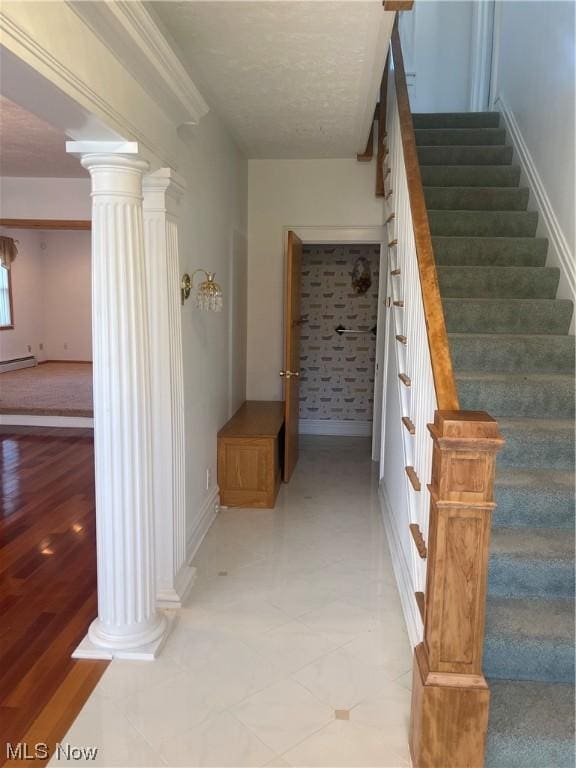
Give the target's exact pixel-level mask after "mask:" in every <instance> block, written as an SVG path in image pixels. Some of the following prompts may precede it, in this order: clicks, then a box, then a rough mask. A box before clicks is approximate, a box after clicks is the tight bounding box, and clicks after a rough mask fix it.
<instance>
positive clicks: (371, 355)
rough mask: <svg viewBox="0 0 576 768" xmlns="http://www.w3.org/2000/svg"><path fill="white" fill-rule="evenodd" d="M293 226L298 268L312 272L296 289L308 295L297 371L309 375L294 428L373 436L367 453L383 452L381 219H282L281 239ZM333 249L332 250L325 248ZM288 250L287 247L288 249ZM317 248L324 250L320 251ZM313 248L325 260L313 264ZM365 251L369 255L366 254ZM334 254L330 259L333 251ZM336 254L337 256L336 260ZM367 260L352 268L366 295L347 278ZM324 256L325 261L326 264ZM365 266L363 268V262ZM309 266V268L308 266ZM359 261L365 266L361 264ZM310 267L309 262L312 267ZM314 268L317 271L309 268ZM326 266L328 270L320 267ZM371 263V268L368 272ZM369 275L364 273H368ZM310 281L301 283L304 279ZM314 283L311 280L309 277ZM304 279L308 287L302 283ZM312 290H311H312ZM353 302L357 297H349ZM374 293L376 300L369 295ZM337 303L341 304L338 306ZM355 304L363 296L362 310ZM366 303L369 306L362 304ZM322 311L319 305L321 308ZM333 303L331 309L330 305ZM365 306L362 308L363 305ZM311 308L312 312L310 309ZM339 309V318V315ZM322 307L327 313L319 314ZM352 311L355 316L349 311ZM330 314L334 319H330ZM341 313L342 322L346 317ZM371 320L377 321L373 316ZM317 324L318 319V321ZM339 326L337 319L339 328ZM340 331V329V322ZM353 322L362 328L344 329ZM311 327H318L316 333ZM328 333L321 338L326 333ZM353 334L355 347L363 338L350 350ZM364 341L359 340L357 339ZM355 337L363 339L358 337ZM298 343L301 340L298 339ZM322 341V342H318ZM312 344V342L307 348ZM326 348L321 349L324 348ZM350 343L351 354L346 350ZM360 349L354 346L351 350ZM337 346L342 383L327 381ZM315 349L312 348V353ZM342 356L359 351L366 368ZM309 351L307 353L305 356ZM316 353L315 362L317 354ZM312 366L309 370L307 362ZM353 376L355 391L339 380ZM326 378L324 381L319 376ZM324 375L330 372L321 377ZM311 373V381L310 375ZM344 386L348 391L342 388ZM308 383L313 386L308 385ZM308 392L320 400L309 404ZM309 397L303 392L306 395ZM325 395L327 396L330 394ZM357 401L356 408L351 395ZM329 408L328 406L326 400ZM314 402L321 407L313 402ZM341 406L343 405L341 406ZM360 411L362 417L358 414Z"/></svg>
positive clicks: (304, 300) (383, 270) (316, 432)
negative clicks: (288, 222) (362, 223)
mask: <svg viewBox="0 0 576 768" xmlns="http://www.w3.org/2000/svg"><path fill="white" fill-rule="evenodd" d="M290 231H292V232H293V233H294V234H295V235H297V237H298V238H299V239H300V240H301V241H302V249H303V260H302V271H303V272H309V274H308V275H302V277H301V279H300V281H299V286H298V287H299V289H300V291H301V292H302V293H303V294H304V293H307V294H310V295H308V296H304V295H303V296H302V307H301V317H302V325H301V334H302V339H301V342H300V343H301V350H302V348H303V349H304V350H305V351H304V352H302V351H301V352H300V369H301V371H302V376H303V378H304V379H306V381H304V382H303V381H301V380H299V384H300V390H301V391H300V407H299V410H300V413H299V420H298V429H299V431H300V432H301V433H302V434H309V435H333V436H339V435H340V436H346V435H348V436H364V437H367V438H370V436H371V441H370V442H371V458H372V461H375V462H377V461H379V460H380V444H381V432H382V423H381V422H382V399H383V394H384V393H383V379H382V372H383V370H384V366H383V362H384V359H383V358H384V337H385V333H384V319H385V316H386V306H385V302H386V268H385V267H386V258H387V256H386V249H385V248H384V247H383V245H382V244H383V242H384V228H383V227H337V226H335V227H311V226H295V227H285V242H286V243H287V242H288V233H289V232H290ZM327 251H331V253H329V254H328V253H327ZM286 253H288V250H286ZM321 253H324V254H325V255H324V256H323V257H321V256H320V254H321ZM312 255H314V256H315V257H316V260H317V261H321V262H322V263H319V264H315V265H311V264H309V261H310V258H311V257H312ZM367 255H368V256H367ZM329 257H331V261H330V258H329ZM336 260H338V261H340V262H342V263H340V264H336V263H335V262H336ZM361 260H363V261H365V262H367V263H364V264H362V263H361V264H359V265H358V269H357V270H356V274H355V279H357V278H359V280H360V289H362V285H363V282H362V280H364V281H365V282H369V283H370V285H369V288H368V289H367V292H368V295H369V297H370V299H367V298H366V292H365V293H364V294H363V293H362V292H357V291H356V290H355V289H354V287H353V286H352V279H353V277H352V272H353V270H354V266H355V264H356V262H359V261H361ZM326 264H327V266H326ZM366 266H367V267H368V270H367V269H366ZM312 267H313V268H314V269H313V270H312V271H310V270H311V268H312ZM361 267H364V269H362V268H361ZM309 268H310V269H309ZM314 270H316V273H314ZM322 270H323V271H325V272H328V273H332V272H333V273H335V274H328V275H323V274H320V273H321V272H322ZM337 270H339V271H340V277H339V278H338V279H337V275H336V272H337ZM368 271H369V275H368ZM367 278H369V279H367ZM305 280H306V281H307V282H306V284H305V283H304V281H305ZM326 280H329V281H332V282H334V283H335V282H339V283H342V285H339V286H332V287H330V283H327V286H328V287H327V288H326V289H325V290H324V289H323V287H322V286H323V281H326ZM312 283H315V285H312ZM306 287H309V288H310V290H304V289H305V288H306ZM332 288H334V289H338V290H339V291H341V292H342V293H341V294H339V295H340V296H341V299H340V300H338V301H336V300H335V299H336V295H334V296H326V297H324V295H323V294H324V293H326V294H330V293H334V294H336V290H332ZM313 292H316V294H317V295H316V298H314V295H313ZM288 299H289V296H288V293H286V295H285V302H288ZM325 300H326V301H329V300H333V304H334V307H333V308H331V307H330V306H329V305H328V304H323V303H322V302H323V301H325ZM355 300H357V301H356V303H354V301H355ZM372 301H373V303H371V302H372ZM336 304H338V305H339V306H336ZM360 304H362V305H363V306H362V309H361V311H358V312H357V311H355V310H356V309H358V310H360ZM364 305H368V306H369V308H368V309H367V307H366V306H364ZM323 307H324V309H326V310H327V311H324V312H323V311H321V310H322V308H323ZM332 309H333V311H332ZM362 312H363V313H364V314H361V313H362ZM313 313H316V314H313ZM339 314H340V315H341V318H340V319H337V315H339ZM324 315H326V316H327V317H324ZM354 315H356V317H354ZM311 321H312V322H311ZM334 321H335V322H334ZM344 321H346V322H344ZM359 321H361V326H362V327H357V326H356V325H352V324H353V323H354V322H357V323H358V322H359ZM372 321H374V322H372ZM315 326H320V327H315ZM339 326H342V327H341V328H340V327H339ZM336 329H338V331H339V332H337V330H336ZM346 330H353V331H360V333H353V334H350V333H345V332H343V331H346ZM311 334H314V335H316V334H319V335H318V338H317V339H316V340H314V339H313V338H311ZM306 337H308V338H306ZM323 337H325V338H323ZM353 337H357V338H356V347H358V346H360V350H359V354H360V357H359V355H358V354H356V355H355V354H353V350H354V344H348V342H349V340H352V338H353ZM362 341H363V342H364V343H362ZM330 342H332V346H337V347H339V348H340V349H337V350H327V348H326V346H325V345H327V344H329V343H330ZM358 342H360V343H359V344H358ZM302 345H303V347H302ZM323 345H324V347H323ZM310 346H311V347H315V348H313V349H310ZM323 348H324V349H326V350H327V351H326V354H323V352H322V350H323ZM346 351H349V352H350V354H347V355H346V354H344V353H346ZM356 351H358V350H356ZM335 354H339V355H341V356H342V357H343V360H342V361H341V363H340V364H339V363H338V362H336V364H335V367H336V368H343V370H340V371H338V370H337V371H336V372H335V373H336V374H337V375H340V377H341V379H342V387H340V385H339V384H332V385H331V381H332V378H333V375H334V371H333V370H330V365H332V366H333V365H334V360H326V359H322V358H330V357H332V358H333V357H334V355H335ZM311 355H312V356H311ZM346 357H356V360H357V365H356V366H355V367H358V368H361V369H366V370H360V371H353V372H352V373H351V375H346V365H348V366H349V367H350V366H351V364H352V363H353V362H354V361H352V360H346V359H345V358H346ZM303 358H307V359H303ZM314 359H316V360H317V362H316V363H315V362H314ZM310 369H312V370H310ZM359 376H360V377H361V381H360V383H358V384H356V385H355V386H356V388H357V389H358V390H365V391H363V392H360V391H358V392H355V391H353V390H354V382H353V381H344V379H354V378H356V379H357V380H358V379H359ZM322 379H325V381H322ZM326 379H328V380H327V381H326ZM311 381H312V383H310V382H311ZM323 386H324V387H328V389H336V390H340V389H341V390H342V391H337V392H330V393H329V394H326V395H325V394H323V391H322V387H323ZM346 388H348V390H349V392H350V394H348V393H347V392H346ZM310 389H312V390H313V391H312V392H311V393H310V391H309V390H310ZM310 395H312V398H314V399H316V400H317V401H318V404H316V405H314V404H313V402H312V400H311V399H310ZM334 396H336V397H338V398H340V399H341V400H342V401H344V398H346V400H347V401H348V402H346V403H343V404H342V405H338V404H336V405H334V404H332V406H331V404H330V401H331V400H332V399H333V397H334ZM304 398H306V399H304ZM327 398H330V400H328V399H327ZM355 400H356V401H357V402H358V403H359V404H358V406H357V411H356V412H355V413H354V401H355ZM331 407H332V408H334V409H335V410H334V411H332V412H331V411H330V408H331ZM313 408H318V409H319V410H318V411H314V410H312V409H313ZM339 408H342V411H339V410H338V409H339ZM349 414H354V415H355V416H356V418H346V417H345V416H346V415H349ZM360 417H362V418H360Z"/></svg>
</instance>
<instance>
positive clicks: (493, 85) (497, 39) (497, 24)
mask: <svg viewBox="0 0 576 768" xmlns="http://www.w3.org/2000/svg"><path fill="white" fill-rule="evenodd" d="M501 30H502V3H501V2H498V3H495V4H494V21H493V24H492V66H491V68H490V69H491V72H490V88H489V94H488V108H489V109H491V110H492V109H494V106H495V101H496V97H497V95H498V88H499V84H500V43H501V42H502V36H501Z"/></svg>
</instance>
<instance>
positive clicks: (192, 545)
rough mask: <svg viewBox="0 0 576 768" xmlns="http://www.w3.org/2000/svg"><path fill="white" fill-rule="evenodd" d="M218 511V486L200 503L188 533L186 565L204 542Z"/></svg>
mask: <svg viewBox="0 0 576 768" xmlns="http://www.w3.org/2000/svg"><path fill="white" fill-rule="evenodd" d="M219 509H220V490H219V488H218V486H217V485H216V486H214V488H212V490H211V491H210V492H209V493H208V496H206V498H205V499H204V501H203V502H202V506H201V507H200V509H199V510H198V515H197V518H196V524H195V525H194V527H193V528H192V530H191V531H190V534H189V536H188V540H187V542H186V561H187V563H188V565H190V564H191V562H192V560H193V558H194V556H195V555H196V552H197V551H198V548H199V547H200V544H202V541H203V540H204V536H206V534H207V533H208V529H209V528H210V526H211V525H212V523H213V522H214V520H215V519H216V515H217V514H218V510H219Z"/></svg>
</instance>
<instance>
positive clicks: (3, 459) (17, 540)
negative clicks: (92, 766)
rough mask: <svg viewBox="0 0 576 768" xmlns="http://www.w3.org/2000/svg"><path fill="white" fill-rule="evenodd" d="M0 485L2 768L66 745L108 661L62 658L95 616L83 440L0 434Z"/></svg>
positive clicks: (91, 514)
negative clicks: (9, 757)
mask: <svg viewBox="0 0 576 768" xmlns="http://www.w3.org/2000/svg"><path fill="white" fill-rule="evenodd" d="M0 483H1V497H0V617H1V623H0V739H1V741H0V743H1V750H2V751H1V752H0V765H1V764H2V763H3V761H5V760H6V744H7V743H8V742H10V743H12V744H15V743H17V742H19V741H29V743H31V744H34V743H37V742H46V743H48V744H51V743H53V742H55V741H58V740H59V739H60V738H61V737H62V736H64V734H65V732H66V730H67V728H68V727H69V725H70V723H71V722H72V720H73V719H74V717H75V716H76V714H77V712H78V711H79V710H80V709H81V707H82V705H83V703H84V701H85V700H86V698H87V697H88V696H89V694H90V692H91V691H92V689H93V688H94V686H95V685H96V683H97V682H98V679H99V677H100V675H101V674H102V672H103V671H104V669H105V668H106V662H92V661H74V660H72V659H71V658H70V654H71V653H72V651H73V650H74V648H75V647H76V645H77V644H78V643H79V642H80V640H81V639H82V637H83V636H84V635H85V633H86V630H87V628H88V625H89V624H90V622H91V621H92V619H93V618H94V617H95V616H96V612H97V607H96V531H95V503H94V452H93V440H92V434H91V431H90V430H78V429H75V430H63V429H43V430H38V429H30V428H23V427H20V428H18V427H0ZM42 762H43V761H41V760H38V761H35V764H38V763H40V764H41V763H42ZM44 762H46V761H44Z"/></svg>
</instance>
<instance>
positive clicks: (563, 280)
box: [495, 95, 576, 299]
mask: <svg viewBox="0 0 576 768" xmlns="http://www.w3.org/2000/svg"><path fill="white" fill-rule="evenodd" d="M495 107H496V109H499V110H500V112H501V113H502V117H503V118H504V123H505V125H506V130H507V131H508V134H509V136H510V140H511V142H512V145H513V147H514V151H515V154H516V157H517V159H518V162H519V164H520V167H521V169H522V173H523V175H524V177H525V178H526V182H527V184H528V187H529V188H530V192H531V194H532V197H533V198H534V202H535V205H536V207H537V209H538V213H539V214H540V216H539V220H540V221H539V223H540V224H541V227H542V230H543V232H544V235H545V236H546V237H547V238H548V241H549V251H548V256H549V263H552V264H555V265H556V266H558V267H560V273H561V276H560V290H559V295H560V296H562V297H563V298H571V299H574V297H575V295H576V260H575V259H574V255H573V254H572V253H571V252H570V246H569V245H568V241H567V240H566V237H565V236H564V232H563V231H562V228H561V226H560V223H559V221H558V218H557V216H556V214H555V212H554V208H553V207H552V203H551V201H550V198H549V196H548V193H547V191H546V187H545V186H544V182H543V181H542V177H541V176H540V173H539V172H538V168H537V167H536V163H535V162H534V158H533V157H532V154H531V153H530V150H529V149H528V145H527V144H526V141H525V140H524V136H523V135H522V131H521V130H520V126H519V125H518V122H517V120H516V117H515V115H514V112H513V111H512V110H511V109H510V107H509V106H508V104H507V103H506V100H505V98H504V97H503V96H502V95H499V96H498V97H497V98H496V101H495Z"/></svg>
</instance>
